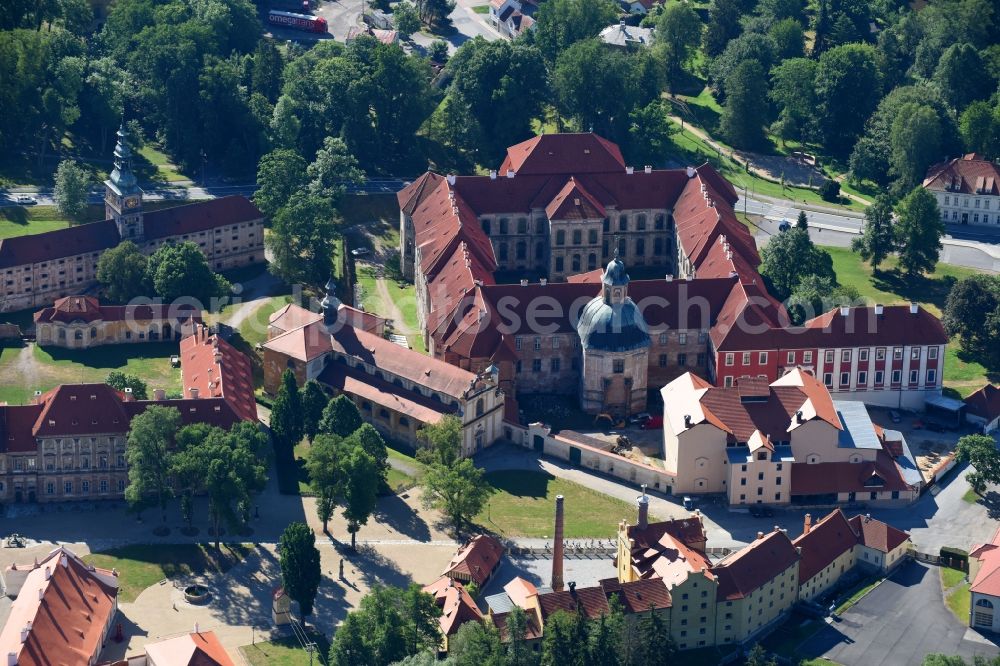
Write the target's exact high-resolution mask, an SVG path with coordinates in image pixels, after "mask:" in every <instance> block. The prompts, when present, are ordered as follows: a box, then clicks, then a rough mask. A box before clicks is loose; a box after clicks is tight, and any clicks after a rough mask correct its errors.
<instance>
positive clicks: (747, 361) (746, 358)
mask: <svg viewBox="0 0 1000 666" xmlns="http://www.w3.org/2000/svg"><path fill="white" fill-rule="evenodd" d="M743 365H750V352H743Z"/></svg>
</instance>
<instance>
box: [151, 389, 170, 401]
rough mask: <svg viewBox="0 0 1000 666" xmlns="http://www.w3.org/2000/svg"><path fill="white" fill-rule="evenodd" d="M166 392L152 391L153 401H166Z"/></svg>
mask: <svg viewBox="0 0 1000 666" xmlns="http://www.w3.org/2000/svg"><path fill="white" fill-rule="evenodd" d="M166 399H167V392H166V391H165V390H163V389H153V400H166Z"/></svg>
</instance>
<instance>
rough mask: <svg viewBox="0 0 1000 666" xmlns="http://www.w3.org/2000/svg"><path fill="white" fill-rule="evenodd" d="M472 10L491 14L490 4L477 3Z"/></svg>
mask: <svg viewBox="0 0 1000 666" xmlns="http://www.w3.org/2000/svg"><path fill="white" fill-rule="evenodd" d="M472 11H474V12H476V13H477V14H489V13H490V6H489V5H476V6H475V7H473V8H472Z"/></svg>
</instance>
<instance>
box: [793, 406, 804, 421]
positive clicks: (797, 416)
mask: <svg viewBox="0 0 1000 666" xmlns="http://www.w3.org/2000/svg"><path fill="white" fill-rule="evenodd" d="M803 420H804V419H803V418H802V410H801V409H800V410H799V411H797V412H795V422H796V423H802V422H803Z"/></svg>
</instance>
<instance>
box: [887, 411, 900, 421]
mask: <svg viewBox="0 0 1000 666" xmlns="http://www.w3.org/2000/svg"><path fill="white" fill-rule="evenodd" d="M889 420H890V421H892V422H893V423H899V422H900V421H902V420H903V417H902V416H900V415H899V412H897V411H896V410H895V409H890V410H889Z"/></svg>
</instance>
